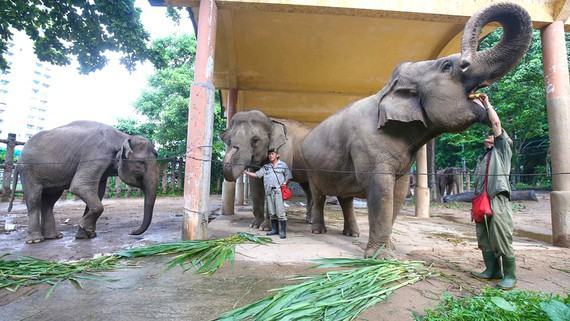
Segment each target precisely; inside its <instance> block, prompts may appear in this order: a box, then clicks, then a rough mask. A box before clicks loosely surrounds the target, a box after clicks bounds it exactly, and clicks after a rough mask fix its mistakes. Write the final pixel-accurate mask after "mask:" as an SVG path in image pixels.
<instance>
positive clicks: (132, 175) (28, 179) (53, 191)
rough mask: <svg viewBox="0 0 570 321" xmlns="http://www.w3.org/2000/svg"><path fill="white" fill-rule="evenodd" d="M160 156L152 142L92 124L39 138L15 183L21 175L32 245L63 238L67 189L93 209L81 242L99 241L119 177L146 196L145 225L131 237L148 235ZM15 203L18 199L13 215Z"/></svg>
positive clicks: (80, 124) (29, 145)
mask: <svg viewBox="0 0 570 321" xmlns="http://www.w3.org/2000/svg"><path fill="white" fill-rule="evenodd" d="M156 156H157V154H156V151H155V150H154V146H153V144H152V142H150V141H149V140H148V139H146V138H144V137H141V136H131V135H127V134H125V133H122V132H120V131H118V130H116V129H115V128H113V127H111V126H108V125H105V124H101V123H97V122H92V121H76V122H72V123H70V124H68V125H65V126H62V127H58V128H55V129H52V130H46V131H41V132H39V133H38V134H36V135H34V136H33V137H32V138H30V140H29V141H28V142H26V144H25V145H24V149H23V150H22V154H21V156H20V159H19V160H18V165H17V167H16V173H17V174H16V177H15V180H14V184H15V183H16V181H17V175H18V174H19V175H21V176H22V184H23V189H24V200H25V202H26V206H27V208H28V220H29V221H28V237H27V239H26V242H27V243H38V242H41V241H43V240H44V239H57V238H61V237H62V234H61V233H59V232H58V230H57V228H56V224H55V219H54V217H53V206H54V204H55V202H56V201H57V200H58V199H59V198H60V196H61V194H62V192H63V191H64V190H66V189H68V190H69V191H70V192H72V193H73V194H75V195H77V196H79V197H80V198H81V199H82V200H83V201H84V202H85V204H87V206H86V208H85V212H84V214H83V217H82V218H81V221H80V223H79V228H78V230H77V234H76V235H75V237H76V238H78V239H86V238H93V237H95V236H96V235H97V234H96V232H95V225H96V223H97V219H98V218H99V216H100V215H101V213H102V212H103V204H102V203H101V199H102V198H103V195H104V194H105V187H106V185H107V178H108V177H109V176H117V175H118V176H119V177H120V178H121V180H122V181H123V182H125V183H127V184H129V185H131V186H134V187H138V188H141V189H142V190H143V192H144V197H145V198H144V218H143V222H142V225H141V226H140V227H139V228H138V229H136V230H134V231H132V232H131V234H134V235H138V234H141V233H144V231H146V229H147V228H148V226H149V225H150V222H151V220H152V213H153V208H154V202H155V199H156V187H157V183H158V166H157V162H156ZM13 190H15V188H14V189H13ZM13 200H14V196H13V195H12V199H11V200H10V205H9V209H8V211H10V209H11V207H12V202H13Z"/></svg>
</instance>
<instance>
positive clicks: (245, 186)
mask: <svg viewBox="0 0 570 321" xmlns="http://www.w3.org/2000/svg"><path fill="white" fill-rule="evenodd" d="M248 201H249V176H247V175H244V176H243V203H244V204H247V202H248Z"/></svg>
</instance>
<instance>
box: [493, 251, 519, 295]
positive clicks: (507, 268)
mask: <svg viewBox="0 0 570 321" xmlns="http://www.w3.org/2000/svg"><path fill="white" fill-rule="evenodd" d="M502 258H503V272H504V273H505V277H504V278H503V279H502V280H501V281H499V283H498V284H497V287H498V288H499V289H502V290H510V289H512V288H514V287H515V284H517V277H516V275H515V270H516V266H515V258H514V257H506V256H503V257H502Z"/></svg>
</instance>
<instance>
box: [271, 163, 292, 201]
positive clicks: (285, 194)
mask: <svg viewBox="0 0 570 321" xmlns="http://www.w3.org/2000/svg"><path fill="white" fill-rule="evenodd" d="M271 169H272V170H273V174H274V175H275V178H277V183H279V185H280V187H281V197H282V198H283V200H284V201H286V200H288V199H291V197H293V192H292V191H291V190H290V189H289V187H288V186H287V185H281V182H280V181H279V177H278V176H277V173H275V168H273V165H272V166H271Z"/></svg>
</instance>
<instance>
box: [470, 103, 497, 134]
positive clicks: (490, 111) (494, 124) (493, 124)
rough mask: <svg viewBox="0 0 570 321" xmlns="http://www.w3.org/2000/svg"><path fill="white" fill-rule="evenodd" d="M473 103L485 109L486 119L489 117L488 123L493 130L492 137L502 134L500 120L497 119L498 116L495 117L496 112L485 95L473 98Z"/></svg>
mask: <svg viewBox="0 0 570 321" xmlns="http://www.w3.org/2000/svg"><path fill="white" fill-rule="evenodd" d="M473 101H474V102H475V103H477V104H478V105H479V106H481V107H483V108H485V110H486V111H487V117H489V123H490V124H491V129H492V130H493V136H495V137H497V136H500V135H501V134H502V133H503V129H502V127H501V119H500V118H499V115H497V112H496V111H495V109H494V108H493V105H491V102H490V101H489V97H487V95H486V94H483V93H480V94H479V97H478V98H475V100H473Z"/></svg>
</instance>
